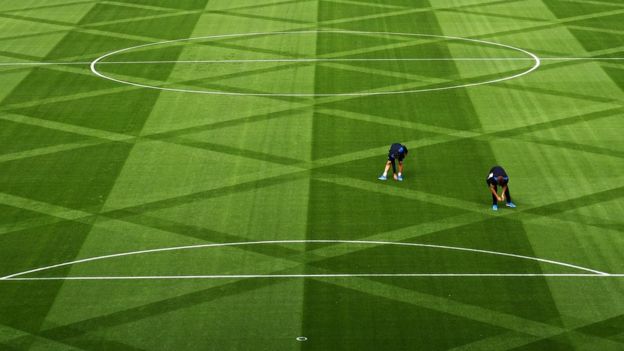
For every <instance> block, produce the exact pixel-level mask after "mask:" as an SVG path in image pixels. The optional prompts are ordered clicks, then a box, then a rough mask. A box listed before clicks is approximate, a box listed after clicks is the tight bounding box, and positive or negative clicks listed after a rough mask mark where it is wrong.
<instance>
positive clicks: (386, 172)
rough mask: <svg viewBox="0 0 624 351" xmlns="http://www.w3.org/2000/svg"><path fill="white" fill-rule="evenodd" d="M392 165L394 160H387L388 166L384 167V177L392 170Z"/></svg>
mask: <svg viewBox="0 0 624 351" xmlns="http://www.w3.org/2000/svg"><path fill="white" fill-rule="evenodd" d="M390 165H392V162H390V161H388V162H386V168H385V169H384V172H383V176H384V177H385V176H387V175H388V171H389V170H390Z"/></svg>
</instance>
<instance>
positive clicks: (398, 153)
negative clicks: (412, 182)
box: [388, 143, 407, 161]
mask: <svg viewBox="0 0 624 351" xmlns="http://www.w3.org/2000/svg"><path fill="white" fill-rule="evenodd" d="M405 155H407V147H406V146H405V145H401V144H399V143H394V144H392V145H390V150H389V151H388V160H389V161H394V160H395V159H398V160H399V161H403V159H404V158H405Z"/></svg>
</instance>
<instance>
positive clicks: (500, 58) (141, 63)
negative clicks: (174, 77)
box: [0, 57, 624, 66]
mask: <svg viewBox="0 0 624 351" xmlns="http://www.w3.org/2000/svg"><path fill="white" fill-rule="evenodd" d="M540 60H542V61H622V60H624V57H540ZM375 61H380V62H383V61H398V62H401V61H415V62H418V61H424V62H427V61H534V59H533V58H530V57H489V58H488V57H421V58H328V59H323V58H300V59H249V60H180V61H104V62H102V61H101V62H98V65H157V64H201V63H213V64H214V63H217V64H218V63H272V62H275V63H279V62H284V63H286V62H291V63H292V62H304V63H305V62H375ZM90 64H91V62H0V66H54V65H58V66H61V65H90Z"/></svg>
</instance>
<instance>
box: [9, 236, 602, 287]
mask: <svg viewBox="0 0 624 351" xmlns="http://www.w3.org/2000/svg"><path fill="white" fill-rule="evenodd" d="M276 244H277V245H281V244H351V245H353V244H355V245H395V246H407V247H422V248H433V249H443V250H456V251H466V252H476V253H484V254H489V255H497V256H506V257H514V258H520V259H525V260H531V261H537V262H541V263H548V264H553V265H557V266H563V267H568V268H573V269H576V270H580V271H584V272H586V273H584V274H588V273H587V272H589V273H592V274H593V275H601V276H609V275H610V274H609V273H606V272H602V271H598V270H595V269H591V268H587V267H582V266H578V265H573V264H570V263H565V262H559V261H553V260H548V259H544V258H538V257H531V256H524V255H518V254H512V253H506V252H498V251H490V250H481V249H471V248H465V247H457V246H446V245H434V244H419V243H405V242H392V241H371V240H267V241H243V242H233V243H215V244H199V245H187V246H174V247H165V248H159V249H149V250H139V251H130V252H123V253H117V254H111V255H104V256H96V257H90V258H84V259H80V260H75V261H69V262H64V263H59V264H55V265H50V266H45V267H40V268H35V269H30V270H27V271H23V272H18V273H13V274H10V275H7V276H5V277H1V278H0V281H2V280H9V279H12V278H16V277H21V276H24V275H27V274H31V273H36V272H41V271H47V270H51V269H54V268H59V267H65V266H71V265H75V264H79V263H86V262H92V261H99V260H105V259H111V258H116V257H124V256H133V255H141V254H149V253H156V252H166V251H180V250H192V249H200V248H210V247H231V246H244V245H276Z"/></svg>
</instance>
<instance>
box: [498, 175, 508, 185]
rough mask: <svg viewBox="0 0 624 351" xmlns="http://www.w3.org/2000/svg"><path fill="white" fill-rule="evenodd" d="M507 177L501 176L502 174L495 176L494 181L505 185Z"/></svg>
mask: <svg viewBox="0 0 624 351" xmlns="http://www.w3.org/2000/svg"><path fill="white" fill-rule="evenodd" d="M507 180H508V179H507V178H506V177H503V176H498V177H497V178H496V183H498V185H506V184H507Z"/></svg>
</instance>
